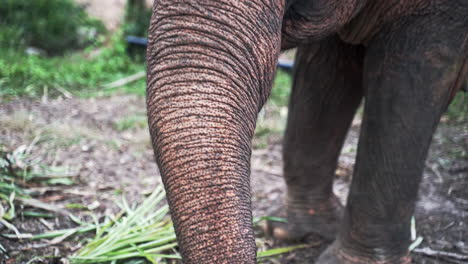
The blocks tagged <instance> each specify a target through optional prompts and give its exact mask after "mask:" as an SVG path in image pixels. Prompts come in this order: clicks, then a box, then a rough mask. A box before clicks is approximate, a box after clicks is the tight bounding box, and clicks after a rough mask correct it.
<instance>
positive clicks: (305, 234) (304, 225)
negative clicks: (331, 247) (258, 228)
mask: <svg viewBox="0 0 468 264" xmlns="http://www.w3.org/2000/svg"><path fill="white" fill-rule="evenodd" d="M342 215H343V206H342V205H341V204H340V202H339V201H338V198H337V197H336V196H334V195H333V196H332V197H331V198H330V199H329V200H328V201H326V202H321V203H315V204H313V203H310V202H309V203H308V204H307V205H306V206H301V205H299V204H298V203H289V204H288V206H287V208H282V209H280V211H279V212H277V213H276V216H279V217H285V218H286V219H287V223H283V222H277V221H267V222H266V224H265V226H264V228H263V229H264V231H265V233H266V234H267V235H269V236H272V237H274V238H276V239H278V240H283V241H317V239H319V240H327V241H332V240H334V239H335V236H336V233H337V229H338V223H339V221H340V220H341V218H342Z"/></svg>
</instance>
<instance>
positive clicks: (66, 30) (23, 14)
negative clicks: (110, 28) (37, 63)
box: [0, 0, 105, 55]
mask: <svg viewBox="0 0 468 264" xmlns="http://www.w3.org/2000/svg"><path fill="white" fill-rule="evenodd" d="M104 31H105V29H104V25H103V24H102V22H100V21H98V20H96V19H93V18H91V17H89V16H88V15H87V13H86V12H85V10H84V8H83V7H81V6H79V5H78V4H76V3H75V2H74V1H73V0H34V1H31V0H4V1H2V3H1V5H0V46H1V47H10V48H14V49H19V48H26V47H34V48H37V49H39V50H41V51H42V52H45V53H47V54H49V55H51V54H63V53H64V52H66V51H69V50H73V49H78V48H83V47H85V46H86V45H89V44H90V43H93V42H95V39H96V38H97V36H98V35H100V34H101V33H104Z"/></svg>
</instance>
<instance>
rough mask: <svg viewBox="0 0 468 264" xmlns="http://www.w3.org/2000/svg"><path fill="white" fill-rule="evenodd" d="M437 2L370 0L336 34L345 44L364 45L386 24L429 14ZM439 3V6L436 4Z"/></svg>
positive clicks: (433, 0)
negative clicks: (402, 18)
mask: <svg viewBox="0 0 468 264" xmlns="http://www.w3.org/2000/svg"><path fill="white" fill-rule="evenodd" d="M440 2H443V1H438V0H370V1H368V3H367V4H366V5H365V6H364V7H363V8H362V9H361V11H359V12H358V14H357V15H356V16H355V17H354V18H353V19H352V20H351V21H350V22H349V23H347V24H346V25H345V26H344V27H343V28H342V29H341V30H340V31H339V32H338V34H339V35H340V37H341V38H342V39H343V40H344V41H345V42H347V43H351V44H364V45H366V44H367V43H368V42H369V41H370V40H371V39H372V37H373V36H374V35H375V34H376V33H378V32H379V30H380V29H381V28H382V27H383V26H385V25H386V24H388V23H391V22H392V21H396V20H398V19H399V18H401V17H405V16H408V15H423V14H424V13H426V12H431V10H433V8H430V7H431V6H432V7H434V6H437V5H440ZM438 3H439V4H438Z"/></svg>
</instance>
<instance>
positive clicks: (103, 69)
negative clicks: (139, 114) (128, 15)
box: [0, 34, 145, 98]
mask: <svg viewBox="0 0 468 264" xmlns="http://www.w3.org/2000/svg"><path fill="white" fill-rule="evenodd" d="M97 48H98V47H96V46H94V47H90V48H89V49H88V50H86V51H84V52H82V53H77V54H70V55H66V56H64V57H53V58H46V57H41V56H38V55H27V54H24V53H23V52H22V51H17V50H12V49H8V50H0V97H3V98H8V97H18V96H27V97H35V98H37V97H41V96H44V95H47V96H51V97H55V96H59V95H65V96H66V95H67V94H71V95H78V96H85V97H86V96H97V95H106V94H111V93H115V92H116V91H122V92H125V93H135V94H140V95H143V94H144V91H145V81H144V80H140V81H137V82H133V83H130V84H128V85H125V86H122V87H117V88H112V89H105V88H103V85H105V84H107V83H110V82H113V81H115V80H118V79H121V78H124V77H126V76H128V75H131V74H134V73H136V72H140V71H144V70H145V65H144V64H142V63H136V62H134V61H133V60H132V59H131V58H130V57H128V55H127V54H126V51H125V49H126V47H125V43H123V41H122V40H121V35H119V34H117V35H116V36H115V37H114V38H113V40H112V45H110V46H109V47H105V48H101V49H97ZM96 52H97V55H96V54H95V53H96Z"/></svg>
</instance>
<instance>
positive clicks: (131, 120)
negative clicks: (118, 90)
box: [114, 114, 148, 131]
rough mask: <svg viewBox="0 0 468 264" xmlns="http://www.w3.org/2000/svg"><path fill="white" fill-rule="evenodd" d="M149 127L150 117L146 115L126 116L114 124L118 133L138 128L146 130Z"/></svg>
mask: <svg viewBox="0 0 468 264" xmlns="http://www.w3.org/2000/svg"><path fill="white" fill-rule="evenodd" d="M147 126H148V117H147V116H146V114H135V115H132V116H125V117H123V118H121V119H119V120H117V121H116V122H115V123H114V127H115V129H117V130H118V131H126V130H132V129H136V128H146V127H147Z"/></svg>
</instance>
